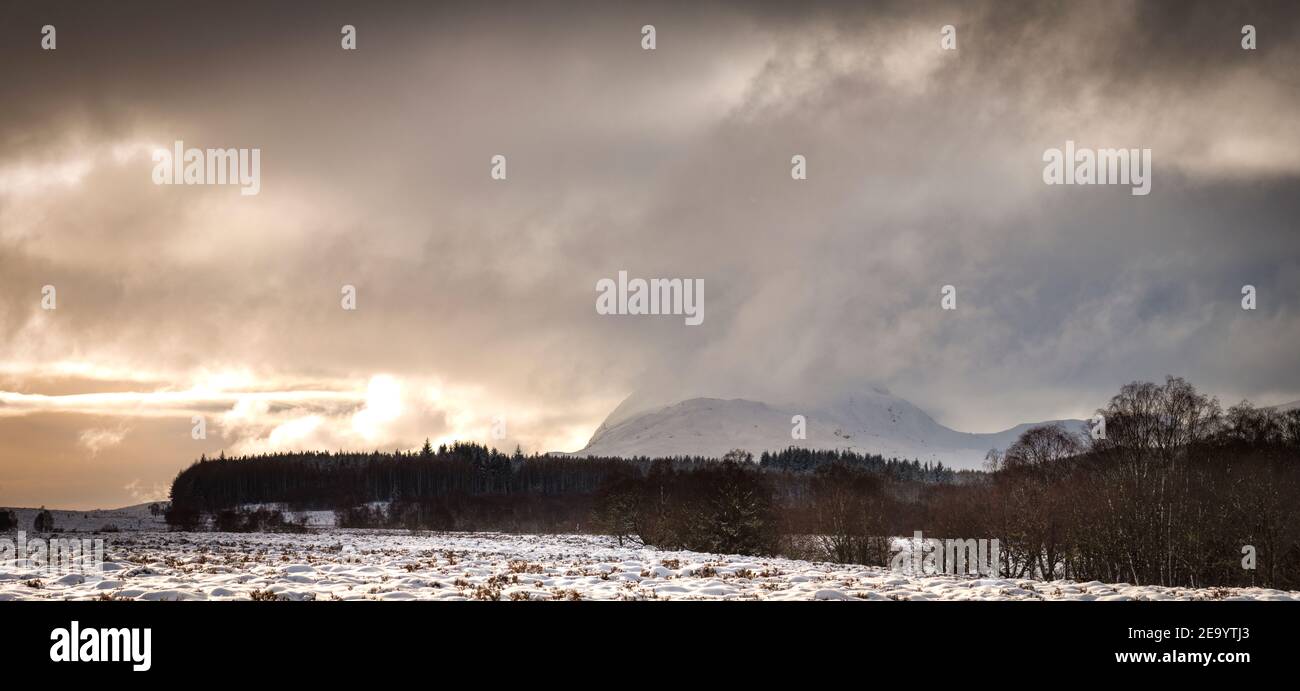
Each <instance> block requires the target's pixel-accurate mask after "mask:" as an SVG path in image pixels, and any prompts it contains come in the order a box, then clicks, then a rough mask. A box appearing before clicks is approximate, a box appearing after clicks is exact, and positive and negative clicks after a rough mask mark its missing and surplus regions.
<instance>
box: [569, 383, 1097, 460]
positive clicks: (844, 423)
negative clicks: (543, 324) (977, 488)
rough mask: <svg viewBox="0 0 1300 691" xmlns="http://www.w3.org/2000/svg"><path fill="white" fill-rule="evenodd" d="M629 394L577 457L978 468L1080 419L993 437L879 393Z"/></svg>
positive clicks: (1076, 424)
mask: <svg viewBox="0 0 1300 691" xmlns="http://www.w3.org/2000/svg"><path fill="white" fill-rule="evenodd" d="M635 399H637V396H636V395H633V396H630V397H629V398H628V399H627V400H625V401H624V402H623V403H622V404H620V405H619V406H618V408H615V409H614V411H613V412H612V413H610V415H609V417H608V418H606V419H605V422H603V423H602V424H601V425H600V427H599V428H598V429H597V430H596V432H595V434H593V435H592V437H591V440H590V441H589V442H587V446H586V447H585V448H583V449H582V450H581V451H577V452H575V453H573V454H572V455H575V456H619V457H624V458H628V457H633V456H651V457H655V456H713V457H716V456H721V455H722V454H724V453H726V452H727V451H730V450H731V449H744V450H746V451H750V452H752V453H754V454H755V455H757V454H759V453H761V452H763V451H777V450H780V449H784V448H786V447H789V446H798V447H806V448H812V449H843V450H848V451H854V452H857V453H873V454H880V455H882V456H884V457H886V458H892V457H896V458H903V459H917V460H920V461H922V462H926V461H929V462H932V463H933V462H942V463H943V464H944V465H946V466H950V467H954V468H959V469H961V468H972V469H974V468H980V467H981V466H982V465H983V463H984V456H985V454H986V453H988V451H989V449H993V448H997V449H1006V448H1007V447H1008V446H1010V445H1011V444H1012V443H1014V442H1015V441H1016V439H1017V438H1018V437H1019V436H1020V435H1021V433H1023V432H1024V431H1025V430H1027V429H1029V428H1030V427H1034V426H1037V425H1040V424H1050V423H1052V422H1062V423H1065V424H1066V426H1067V428H1069V429H1071V430H1078V429H1079V427H1080V425H1082V424H1083V421H1082V420H1059V421H1058V420H1049V421H1047V422H1041V423H1025V424H1021V425H1017V426H1015V427H1012V428H1011V429H1008V430H1003V431H1001V432H994V433H988V434H977V433H968V432H958V431H956V430H954V429H950V428H948V427H945V426H943V425H941V424H939V423H938V422H935V421H934V418H931V417H930V416H929V415H928V414H926V413H925V411H923V410H921V409H920V408H918V407H916V406H915V405H912V404H911V403H909V402H908V401H906V400H903V399H901V398H898V397H897V396H893V395H891V394H890V393H889V392H888V391H886V390H884V389H880V388H875V389H871V390H869V391H867V392H865V393H861V394H854V395H850V396H845V397H842V398H840V399H838V400H835V401H832V402H830V403H828V404H823V405H820V406H816V407H815V408H812V409H806V408H802V407H800V406H793V405H779V406H778V405H772V404H768V403H763V402H759V401H752V400H747V399H743V398H733V399H720V398H689V399H684V400H680V401H677V402H675V403H670V404H667V405H651V406H649V407H643V406H642V405H640V404H639V403H637V402H636V400H635ZM796 415H803V416H804V418H805V419H806V421H807V423H806V432H807V438H806V439H795V438H793V437H792V436H791V431H792V429H793V428H794V426H795V423H794V422H793V421H792V418H794V416H796Z"/></svg>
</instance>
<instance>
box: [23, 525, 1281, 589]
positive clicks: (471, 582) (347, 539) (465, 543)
mask: <svg viewBox="0 0 1300 691" xmlns="http://www.w3.org/2000/svg"><path fill="white" fill-rule="evenodd" d="M79 537H85V536H84V535H83V536H79ZM102 537H104V538H105V539H106V540H107V546H106V556H105V561H106V563H105V564H104V570H103V573H97V574H86V575H82V574H67V575H62V576H59V575H48V574H44V573H40V572H38V571H36V570H34V569H32V568H31V567H30V565H29V564H28V563H26V562H20V561H17V560H10V561H8V562H0V600H15V599H22V600H30V599H97V598H105V599H106V598H121V599H136V600H231V599H234V600H240V599H250V598H257V599H285V600H311V599H316V600H333V599H339V600H413V599H420V600H474V599H479V600H494V599H501V600H525V599H527V600H733V599H737V600H1300V592H1283V591H1277V590H1267V589H1262V588H1241V589H1229V588H1212V589H1188V588H1161V587H1156V586H1131V585H1127V584H1104V583H1098V582H1092V583H1075V582H1069V581H1053V582H1042V581H1028V580H1015V579H993V578H984V579H971V578H958V577H948V576H929V577H910V576H904V575H900V574H896V573H892V572H890V571H889V570H887V569H881V568H874V567H864V566H847V565H841V564H827V563H817V562H808V561H797V560H789V559H759V558H752V557H741V556H734V555H733V556H727V555H716V554H701V553H697V552H665V551H659V550H654V549H639V548H633V547H619V546H618V544H617V543H616V542H615V541H614V540H613V539H611V538H606V537H599V536H590V535H506V534H499V533H425V534H408V533H394V532H384V531H365V530H325V531H321V532H313V533H306V534H266V533H166V532H147V531H146V532H135V533H126V532H124V533H112V534H108V535H103V536H102Z"/></svg>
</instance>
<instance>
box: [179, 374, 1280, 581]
mask: <svg viewBox="0 0 1300 691" xmlns="http://www.w3.org/2000/svg"><path fill="white" fill-rule="evenodd" d="M1098 412H1099V413H1101V414H1102V415H1103V416H1104V418H1105V436H1104V437H1102V438H1095V437H1093V436H1091V435H1089V434H1087V431H1086V430H1066V429H1063V428H1061V427H1056V426H1043V427H1036V428H1033V429H1031V430H1029V431H1027V432H1026V433H1025V434H1024V435H1022V436H1021V437H1020V439H1019V440H1018V441H1017V442H1016V443H1015V444H1014V445H1013V446H1012V447H1011V448H1009V449H1007V450H1005V452H1002V451H997V450H994V451H993V452H991V453H990V459H989V465H988V468H987V469H986V470H984V471H971V470H963V471H955V470H953V469H951V468H946V467H944V466H943V465H942V464H937V463H936V464H928V463H919V462H917V461H904V460H898V459H885V458H882V457H880V456H874V455H864V454H856V453H852V452H847V451H814V450H809V449H800V448H790V449H786V450H784V451H777V452H770V453H763V454H762V455H760V457H759V458H758V461H757V462H754V459H753V457H752V456H750V455H749V454H748V453H745V452H742V451H736V452H732V453H730V454H728V455H727V457H725V458H723V459H707V458H665V459H650V458H636V459H621V458H572V457H560V456H541V455H532V456H525V455H523V454H521V453H519V452H518V450H516V452H515V453H514V454H513V455H509V454H504V453H501V452H498V451H496V450H493V449H489V448H486V447H484V446H480V445H477V444H469V443H456V444H452V445H451V446H439V447H437V448H436V449H435V448H432V447H431V446H430V445H429V444H428V443H426V444H425V446H424V448H423V449H421V450H420V451H418V452H394V453H380V452H373V453H362V454H358V453H285V454H270V455H261V456H251V457H241V458H225V457H224V456H223V457H220V458H217V459H206V458H204V459H200V461H198V462H197V463H195V464H194V465H192V466H190V467H189V468H187V469H185V470H183V471H182V472H181V473H180V474H179V475H178V476H177V477H176V480H175V481H174V483H173V485H172V505H171V509H170V510H169V511H168V514H167V517H168V522H169V523H171V524H172V525H173V526H175V527H178V528H182V529H193V528H195V527H197V526H199V525H200V524H201V518H202V516H203V515H204V514H208V515H218V514H222V515H224V519H223V520H221V521H220V524H221V525H262V524H266V525H276V524H278V523H277V522H276V521H275V520H274V519H273V518H272V520H270V521H269V522H268V521H265V520H262V521H252V520H244V521H243V522H242V523H241V521H240V519H239V518H238V516H232V515H231V512H232V511H234V510H237V509H238V508H239V507H246V506H249V505H253V506H256V505H262V504H270V503H276V504H283V505H285V506H287V507H288V508H291V509H294V510H310V509H329V510H334V511H335V512H336V514H337V516H338V519H339V524H340V525H341V526H343V527H401V528H412V529H433V530H501V531H509V532H537V533H552V532H601V533H606V534H610V535H614V536H616V537H618V539H619V540H620V541H621V542H628V541H630V542H632V543H635V544H644V545H650V546H655V547H660V548H665V549H691V550H698V551H707V552H722V553H740V554H753V555H773V554H782V555H786V556H792V557H800V558H811V559H824V560H833V561H839V562H846V563H861V564H874V565H888V564H889V561H890V558H891V556H892V550H891V547H892V546H893V542H892V539H893V538H894V537H897V536H905V537H906V536H911V535H912V534H913V532H914V531H917V530H920V531H923V532H924V533H925V535H926V537H934V538H939V539H946V538H953V539H961V540H969V539H980V538H996V539H998V540H999V543H1000V545H1001V550H1002V557H1003V559H1002V564H1001V570H1002V573H1003V575H1005V576H1008V577H1032V578H1045V579H1053V578H1070V579H1075V580H1102V581H1108V582H1129V583H1135V584H1160V585H1183V586H1197V587H1200V586H1229V585H1233V586H1239V585H1261V586H1268V587H1281V588H1300V410H1292V411H1288V412H1284V413H1283V412H1277V411H1273V410H1270V409H1257V408H1254V407H1252V406H1251V405H1250V404H1248V403H1244V402H1243V403H1242V404H1239V405H1236V406H1233V407H1231V408H1229V409H1228V410H1227V411H1223V410H1222V409H1221V408H1220V407H1219V404H1218V402H1217V401H1216V400H1214V399H1213V398H1209V397H1207V396H1204V395H1202V394H1199V393H1198V392H1196V390H1195V389H1194V388H1193V387H1192V386H1191V385H1190V384H1188V383H1187V382H1185V381H1183V380H1182V379H1177V378H1172V377H1171V378H1169V379H1167V380H1166V382H1165V383H1164V384H1162V385H1159V384H1153V383H1146V382H1134V383H1133V384H1130V385H1127V386H1125V387H1123V389H1122V390H1121V391H1120V393H1119V394H1117V395H1116V396H1115V397H1114V398H1112V399H1111V401H1110V403H1109V404H1108V405H1107V406H1106V407H1105V408H1103V409H1100V410H1099V411H1098Z"/></svg>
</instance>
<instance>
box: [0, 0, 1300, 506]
mask: <svg viewBox="0 0 1300 691" xmlns="http://www.w3.org/2000/svg"><path fill="white" fill-rule="evenodd" d="M1246 8H1247V6H1246V5H1238V4H1235V3H1214V4H1206V5H1197V6H1194V7H1190V8H1189V7H1187V6H1186V5H1185V3H1162V2H1155V3H1137V2H1132V3H1130V2H1108V3H1101V4H1098V3H1087V4H1086V5H1083V4H1061V3H1007V2H971V3H960V4H956V5H954V4H940V3H925V2H896V3H895V2H886V3H870V4H861V3H812V4H800V6H799V9H798V10H797V11H796V10H795V9H793V8H792V7H790V6H788V5H781V4H770V5H769V4H762V3H758V4H755V3H725V2H724V3H707V4H702V5H698V6H696V5H679V6H672V7H660V8H656V9H654V10H653V11H652V12H651V14H652V15H653V16H652V17H649V18H647V17H644V16H642V15H643V14H644V13H643V12H641V11H637V12H633V11H631V10H629V9H627V8H625V7H622V6H614V5H610V4H608V3H590V4H584V3H579V4H576V5H571V6H566V7H564V8H555V7H549V6H548V7H545V8H542V7H538V6H535V5H533V4H519V5H510V6H509V8H508V9H502V8H500V7H498V6H496V5H494V6H493V7H492V8H487V7H484V6H481V5H478V4H463V5H457V4H450V5H449V4H438V5H437V6H427V5H415V4H411V5H405V4H394V5H386V6H384V7H369V6H367V7H358V6H355V5H352V4H347V5H341V4H340V5H335V4H331V3H325V4H322V5H319V6H318V7H316V8H314V9H313V12H311V13H307V14H304V13H302V12H301V11H300V10H298V9H296V8H286V7H280V6H276V5H266V4H261V3H235V4H234V5H233V6H232V5H223V6H220V7H212V8H203V9H200V10H197V11H198V15H197V16H195V15H193V12H194V11H195V10H193V9H192V8H187V10H186V11H185V12H184V13H182V12H181V11H179V10H176V9H174V8H169V7H167V6H165V5H159V6H157V7H156V8H154V9H156V11H150V12H137V13H128V14H125V15H123V14H121V13H118V12H114V11H110V9H107V8H98V7H94V6H89V7H87V6H82V5H76V6H70V7H69V8H63V7H60V6H52V7H45V6H24V7H21V8H19V10H18V16H17V18H16V19H15V20H14V21H12V22H5V23H4V24H3V26H0V59H3V60H4V61H5V64H6V65H7V66H9V68H8V72H9V73H10V74H12V75H15V77H14V78H13V79H6V80H4V81H3V83H0V100H2V101H3V102H4V103H6V108H5V109H3V111H0V142H2V143H3V146H0V152H3V153H0V266H3V267H4V271H2V272H0V353H3V356H0V360H3V361H2V362H0V422H3V421H4V419H5V418H11V419H17V418H18V417H19V416H23V417H26V416H38V415H46V414H56V413H58V414H60V415H64V416H65V417H66V418H67V419H66V420H63V421H62V422H60V423H59V424H61V425H63V427H61V428H60V429H63V428H66V430H67V439H68V440H69V442H68V444H70V445H72V446H74V447H75V446H76V444H77V442H76V441H75V440H77V439H78V438H79V437H78V434H79V432H78V431H77V430H80V429H82V428H84V425H85V423H84V421H81V420H78V419H77V418H78V417H79V416H88V415H108V414H111V415H113V416H116V417H118V418H121V419H131V420H132V424H133V425H136V424H139V425H141V426H143V425H145V422H146V421H148V422H149V423H150V426H149V427H148V429H149V430H150V433H153V432H152V431H153V430H155V429H158V430H165V431H164V432H158V433H159V434H167V435H172V434H176V433H177V431H176V430H179V433H180V434H187V433H188V428H189V419H190V416H191V415H193V414H203V415H207V416H209V419H210V422H211V423H212V424H211V427H210V430H211V431H212V432H213V443H214V444H215V443H220V444H223V445H224V448H228V449H230V450H231V451H232V452H234V451H241V452H243V451H247V452H260V451H271V450H284V449H292V448H328V449H335V448H362V449H365V448H384V449H388V448H392V447H398V448H407V447H409V446H412V445H418V444H419V443H421V442H422V441H423V439H424V438H425V437H430V438H434V439H449V438H453V437H463V438H472V439H475V440H488V439H489V437H488V434H487V430H488V428H489V426H490V421H491V419H492V418H493V417H494V416H504V417H505V418H506V419H507V420H508V421H509V424H508V429H509V437H508V438H507V439H506V440H495V441H497V442H499V443H501V444H503V445H507V446H508V447H512V446H513V444H514V443H519V444H521V445H523V446H524V448H525V449H526V450H529V451H534V450H536V451H546V450H559V449H563V450H572V449H575V448H578V447H580V446H581V445H582V443H583V442H584V441H585V438H586V437H587V436H588V435H590V433H591V432H592V431H593V430H594V429H595V427H596V425H597V424H599V422H600V420H601V419H602V417H603V416H604V415H605V413H606V412H608V411H609V410H610V409H612V408H613V407H614V406H615V405H616V404H617V403H618V401H620V400H621V399H622V398H623V397H624V396H625V395H627V394H628V393H629V392H630V391H634V390H638V389H641V390H645V391H651V390H655V395H663V396H675V395H744V396H752V397H756V398H762V399H765V400H774V401H794V400H808V399H816V398H820V397H828V396H835V395H837V394H838V393H840V392H842V391H843V390H845V389H851V388H860V387H866V386H871V385H885V386H888V387H889V388H890V389H891V390H893V391H895V392H896V393H898V394H899V395H902V396H904V397H906V398H908V399H910V400H912V401H914V402H915V403H917V404H918V405H920V406H921V407H923V408H925V409H926V410H928V411H931V412H933V413H935V414H936V416H938V417H939V418H940V419H941V420H942V421H943V422H945V423H947V424H950V425H954V426H958V427H962V428H968V429H972V430H981V429H983V430H993V429H1001V428H1004V427H1006V426H1009V425H1011V424H1015V423H1019V422H1022V421H1024V420H1027V419H1040V418H1047V417H1064V416H1078V415H1081V414H1084V413H1086V412H1088V411H1090V410H1092V409H1093V408H1095V407H1096V406H1097V405H1100V404H1101V403H1102V402H1104V400H1105V397H1106V396H1108V395H1109V394H1110V393H1112V392H1114V391H1115V390H1116V389H1117V387H1118V386H1119V385H1121V384H1122V383H1124V382H1126V381H1128V380H1131V379H1133V378H1146V379H1159V378H1161V377H1162V376H1163V375H1164V374H1166V373H1171V374H1177V375H1183V376H1186V377H1188V378H1189V379H1190V380H1191V381H1193V382H1195V383H1197V384H1198V385H1201V386H1203V387H1206V388H1209V389H1212V390H1213V391H1215V392H1216V393H1220V394H1221V395H1222V396H1224V397H1225V398H1229V397H1237V396H1249V397H1251V398H1252V399H1255V400H1260V401H1272V400H1294V399H1295V398H1300V370H1297V368H1295V367H1294V362H1293V360H1294V357H1293V356H1292V355H1291V354H1290V353H1289V352H1287V349H1286V348H1285V347H1283V346H1282V345H1277V344H1284V343H1286V342H1287V341H1286V340H1284V339H1287V338H1291V337H1292V335H1293V334H1295V333H1296V332H1297V330H1298V329H1300V314H1298V311H1297V308H1296V306H1295V304H1294V296H1296V295H1300V273H1298V272H1297V271H1296V270H1295V268H1294V267H1293V266H1290V263H1288V262H1284V261H1282V260H1281V259H1280V258H1285V257H1294V256H1300V236H1297V234H1296V233H1295V232H1294V219H1295V218H1296V216H1297V213H1298V212H1300V201H1298V200H1300V194H1297V192H1300V189H1297V187H1298V184H1297V183H1298V179H1300V154H1298V153H1297V152H1300V121H1297V120H1296V118H1294V117H1293V114H1294V113H1295V112H1296V111H1297V109H1298V108H1297V107H1298V106H1300V93H1298V92H1297V91H1296V90H1295V89H1294V88H1293V87H1294V85H1293V84H1292V83H1291V81H1292V78H1291V75H1292V73H1293V72H1294V65H1295V64H1296V63H1297V59H1298V58H1300V55H1297V51H1300V48H1297V46H1300V41H1297V39H1300V24H1298V22H1297V15H1298V14H1300V13H1298V12H1297V9H1296V7H1295V6H1294V4H1293V3H1279V4H1264V5H1260V4H1252V5H1249V12H1248V13H1247V12H1246V11H1245V9H1246ZM1245 14H1249V15H1250V17H1251V21H1252V22H1253V23H1255V24H1256V25H1257V26H1259V27H1260V36H1261V39H1260V47H1259V50H1257V51H1254V52H1250V51H1242V50H1241V49H1240V46H1239V43H1238V41H1239V29H1240V25H1241V23H1243V22H1244V20H1242V19H1241V17H1242V16H1243V15H1245ZM634 15H635V16H634ZM344 17H346V19H344ZM38 19H39V22H38V25H39V24H43V23H55V24H56V25H59V27H60V39H61V40H60V44H61V48H60V50H59V51H57V52H56V53H55V54H48V53H47V54H42V53H41V52H40V51H36V50H32V49H30V48H31V47H32V46H34V45H35V43H34V42H33V41H31V40H30V36H29V35H28V32H29V30H28V29H26V28H24V27H25V26H27V24H31V22H32V21H37V20H38ZM25 20H31V21H28V22H27V23H26V24H24V21H25ZM647 22H652V23H654V24H655V25H656V26H657V28H658V41H659V47H658V49H657V50H656V51H653V52H649V51H642V50H640V42H639V39H640V35H639V29H640V26H641V25H642V24H644V23H647ZM343 23H351V24H354V25H356V26H357V27H358V31H359V46H360V49H359V50H358V51H356V52H355V53H354V54H346V53H344V52H343V51H340V50H338V46H337V43H336V39H337V36H338V26H340V25H341V24H343ZM945 24H953V25H954V26H956V27H957V31H958V50H957V51H955V52H949V53H945V52H942V51H940V50H939V28H940V27H942V26H943V25H945ZM289 25H292V26H294V27H295V30H294V32H293V35H292V36H289V35H287V34H285V33H284V31H283V27H285V26H289ZM195 26H200V27H203V29H202V31H201V32H200V33H199V34H198V35H197V38H196V34H195V32H194V30H193V27H195ZM65 29H66V30H65ZM160 55H166V56H167V59H165V60H163V59H159V56H160ZM177 139H182V140H184V141H185V142H187V144H191V145H194V146H202V147H208V146H222V147H231V146H233V147H259V148H261V149H262V152H263V154H262V178H263V180H262V182H263V184H262V192H261V194H259V195H258V196H256V197H241V196H240V195H239V194H238V191H237V190H234V189H231V188H223V187H186V186H173V187H159V186H154V185H153V184H152V183H151V180H150V171H151V168H152V162H151V161H150V160H149V158H148V156H147V155H143V154H141V153H140V152H141V151H146V152H147V150H148V148H150V147H153V146H156V145H159V144H166V143H169V142H172V141H175V140H177ZM1067 139H1073V140H1075V141H1076V142H1079V143H1080V144H1081V145H1086V146H1092V147H1108V146H1130V147H1146V148H1151V149H1152V150H1153V155H1154V161H1155V166H1156V171H1155V177H1154V187H1153V190H1154V191H1153V193H1152V195H1151V196H1150V197H1145V198H1142V199H1135V198H1132V197H1131V196H1130V195H1128V191H1127V190H1126V189H1111V188H1064V187H1051V188H1049V187H1046V186H1044V185H1043V184H1042V183H1041V154H1042V151H1043V150H1044V149H1045V148H1048V147H1059V146H1062V144H1063V142H1064V141H1065V140H1067ZM498 153H501V154H505V155H507V156H508V158H509V179H508V180H507V181H504V182H494V181H492V180H491V179H490V178H489V176H488V170H489V165H488V162H489V159H490V157H491V156H492V155H494V154H498ZM795 153H799V154H803V155H805V156H806V157H807V160H808V168H809V179H808V180H806V181H802V182H794V181H792V180H791V179H790V176H789V161H790V158H791V156H792V155H793V154H795ZM620 270H627V271H628V272H629V273H630V274H631V275H637V276H662V277H670V278H671V277H682V278H702V279H703V280H704V281H705V283H706V296H707V297H706V301H707V305H706V314H707V317H706V321H705V323H704V324H702V325H700V326H698V327H684V326H683V325H682V324H681V321H680V319H676V320H674V319H656V318H644V319H637V318H621V317H602V316H599V315H597V314H596V313H595V310H594V300H595V292H594V290H593V287H594V286H595V284H596V281H597V280H599V279H601V278H606V277H612V276H616V275H617V272H618V271H620ZM1246 283H1250V284H1252V285H1255V286H1256V287H1257V288H1258V289H1259V294H1260V303H1259V304H1260V307H1259V309H1258V310H1257V311H1256V312H1254V313H1245V312H1243V311H1242V310H1240V309H1239V307H1238V306H1237V300H1238V296H1239V291H1240V287H1241V285H1243V284H1246ZM47 284H48V285H54V286H56V287H57V289H58V309H56V310H54V311H46V310H42V309H41V308H40V303H39V298H40V289H41V287H42V286H44V285H47ZM344 284H348V285H353V286H355V287H356V288H357V299H358V303H357V305H358V307H357V309H356V310H355V311H346V310H343V309H341V308H340V304H339V296H340V288H341V286H342V285H344ZM945 284H952V285H955V286H957V288H958V295H959V305H960V307H959V309H958V310H957V311H956V312H953V313H946V312H943V311H941V310H939V309H938V297H939V293H938V291H939V288H940V286H942V285H945ZM223 373H224V374H223ZM227 375H229V376H227ZM223 377H224V378H223ZM434 391H437V395H436V396H435V395H433V393H432V392H434ZM647 395H649V394H647ZM155 423H156V424H155ZM97 424H99V423H97ZM107 429H115V427H113V426H112V425H109V426H108V427H107ZM143 434H145V432H144V428H143V427H142V428H141V429H137V430H136V431H133V432H132V437H133V438H134V437H135V436H137V435H143ZM170 438H171V437H168V439H170ZM182 441H185V443H187V444H188V437H182ZM159 446H160V448H161V447H163V446H164V445H163V444H159ZM166 448H168V449H169V451H168V452H167V454H175V453H178V452H176V451H172V450H170V449H173V448H174V447H172V446H166ZM180 448H182V449H188V448H189V447H188V446H182V447H180ZM50 453H54V452H50ZM142 453H151V452H147V451H145V452H142ZM152 453H153V454H155V455H153V456H150V459H151V462H152V463H154V464H155V465H156V467H157V469H158V470H157V473H158V474H159V475H160V476H161V475H163V474H164V470H166V473H167V474H172V473H174V471H175V469H176V468H177V466H178V465H180V464H183V463H184V462H187V461H188V460H189V459H190V458H191V457H192V455H197V454H192V455H190V456H184V457H182V458H177V457H176V456H175V455H164V453H163V452H161V451H157V452H152ZM184 453H188V451H185V452H184ZM72 457H74V454H72V453H67V454H66V455H65V456H64V458H65V460H63V461H60V463H62V464H63V465H62V466H61V467H62V468H63V469H64V470H65V471H68V472H71V471H70V470H69V469H70V468H72V467H73V466H72V465H71V464H72V463H73V461H71V460H66V459H70V458H72ZM118 485H120V483H117V484H116V485H115V486H118Z"/></svg>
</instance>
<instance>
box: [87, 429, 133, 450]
mask: <svg viewBox="0 0 1300 691" xmlns="http://www.w3.org/2000/svg"><path fill="white" fill-rule="evenodd" d="M128 431H130V430H128V429H125V428H124V429H88V430H85V431H84V432H82V433H81V436H80V437H79V442H80V444H81V445H82V446H83V447H85V448H86V450H87V451H89V452H90V455H91V456H94V455H96V454H98V453H99V451H100V449H103V448H106V447H109V446H117V445H118V444H121V443H122V439H124V438H125V437H126V434H127V432H128Z"/></svg>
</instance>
